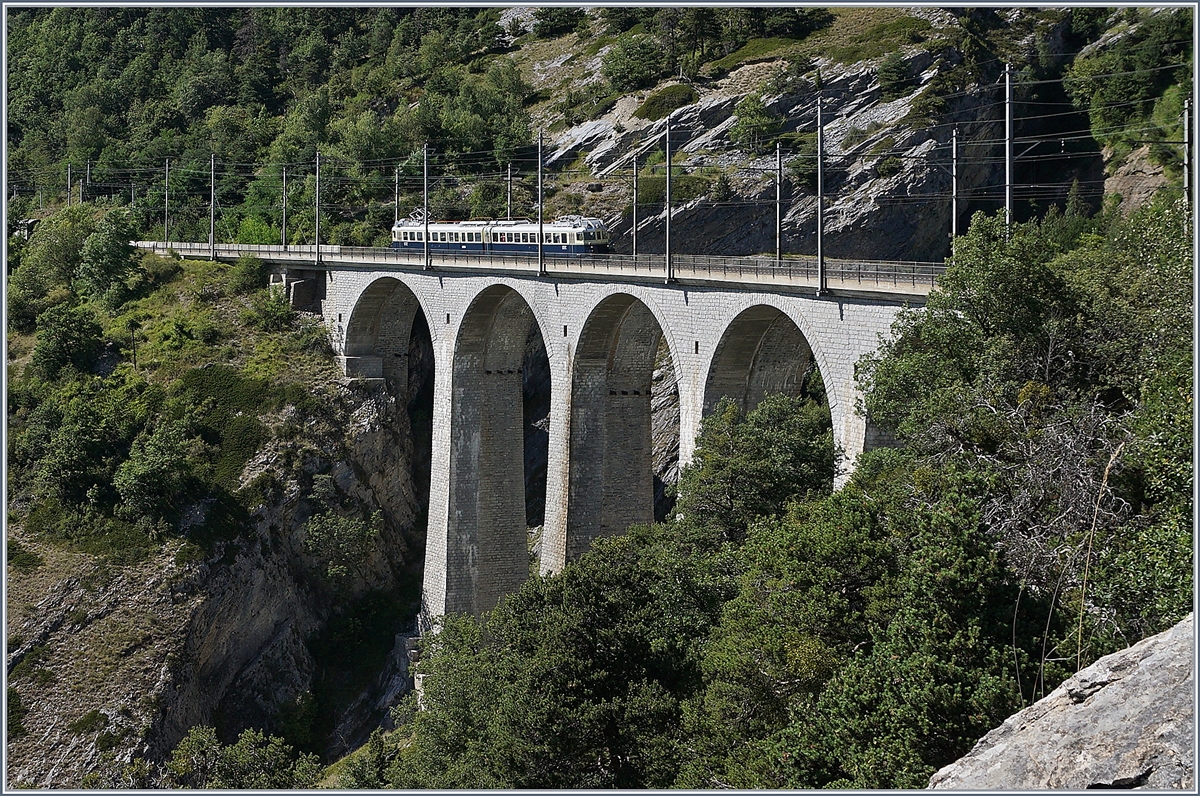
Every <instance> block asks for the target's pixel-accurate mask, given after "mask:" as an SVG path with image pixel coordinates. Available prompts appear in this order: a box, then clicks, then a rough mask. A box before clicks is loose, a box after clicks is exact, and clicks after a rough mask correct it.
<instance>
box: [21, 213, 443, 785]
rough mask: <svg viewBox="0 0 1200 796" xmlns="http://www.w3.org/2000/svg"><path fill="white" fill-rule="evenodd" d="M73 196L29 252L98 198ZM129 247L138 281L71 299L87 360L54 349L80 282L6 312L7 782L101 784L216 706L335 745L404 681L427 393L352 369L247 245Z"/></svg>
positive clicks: (221, 715)
mask: <svg viewBox="0 0 1200 796" xmlns="http://www.w3.org/2000/svg"><path fill="white" fill-rule="evenodd" d="M64 215H65V216H66V217H65V218H53V219H50V220H48V221H47V222H46V224H45V226H44V227H43V229H42V230H39V232H37V233H35V235H34V236H33V238H32V239H31V241H30V242H29V244H28V245H27V246H26V247H25V249H24V250H23V251H22V254H23V256H24V258H26V263H29V262H34V263H36V262H41V260H39V259H38V258H40V257H45V256H46V252H47V247H49V246H52V243H49V242H47V240H46V239H49V238H51V236H50V234H49V233H50V232H51V229H54V230H55V231H56V232H58V233H59V234H65V235H69V234H70V233H71V232H73V231H75V229H76V228H77V226H78V225H86V224H88V223H90V219H87V218H84V217H83V216H81V215H80V214H79V213H77V212H75V211H74V210H72V211H71V212H70V213H68V214H64ZM100 223H101V224H103V223H104V222H103V220H102V221H101V222H100ZM88 239H91V240H94V238H91V237H90V236H89V237H88ZM75 256H78V254H76V255H75ZM23 267H24V266H23ZM29 267H33V266H32V265H30V266H29ZM133 268H134V271H135V275H134V276H133V278H132V279H131V282H130V284H132V285H133V287H132V288H131V290H132V291H133V294H132V295H130V296H128V297H127V300H125V301H124V302H121V303H120V304H118V305H116V306H113V305H112V304H108V305H105V304H104V303H102V302H96V303H91V302H88V303H83V304H80V305H78V306H77V307H76V308H75V309H74V310H73V311H74V312H76V313H78V315H77V317H78V318H79V319H80V321H79V323H80V324H81V325H82V326H83V328H82V330H81V338H77V343H76V345H77V346H79V347H80V348H87V347H89V346H94V347H95V348H94V350H95V355H94V357H93V359H92V360H91V361H90V362H82V361H81V362H78V363H70V362H68V363H66V365H65V366H64V367H63V368H61V369H59V370H58V371H57V372H50V371H47V369H46V368H47V366H46V364H45V362H46V359H47V357H48V356H49V353H48V352H49V350H50V349H49V345H50V338H49V336H48V335H49V334H50V331H49V329H48V328H47V327H48V326H49V321H48V318H49V317H52V316H53V315H54V313H55V311H56V308H62V307H65V306H68V305H64V304H56V305H51V306H50V307H49V309H47V310H46V311H45V312H43V313H42V314H40V315H39V316H38V318H39V322H40V326H41V328H40V329H39V331H38V332H37V336H36V337H29V336H24V335H20V334H16V335H14V336H12V337H10V346H9V357H10V359H9V362H8V368H9V409H10V414H9V417H8V429H9V439H10V447H9V451H8V464H9V468H8V474H9V479H10V481H9V495H10V504H9V522H8V524H7V553H8V556H7V557H8V562H9V567H8V570H7V583H8V589H7V594H8V607H9V610H8V624H7V627H6V637H7V642H8V643H7V671H8V683H9V691H8V695H9V701H10V704H12V703H13V700H14V697H15V700H16V702H17V703H19V705H20V708H21V709H20V711H19V715H18V716H17V718H16V720H14V719H13V714H12V713H10V721H9V725H8V726H9V736H8V741H9V746H8V749H9V756H8V759H9V765H10V768H9V771H8V776H9V780H8V781H9V782H10V784H22V783H23V784H27V785H36V786H40V787H63V786H76V787H77V786H79V785H80V784H86V783H88V782H89V781H90V782H92V783H93V784H97V783H98V782H101V781H103V780H99V781H97V780H94V779H93V780H89V779H87V777H88V776H89V775H90V776H92V777H96V776H98V773H97V772H105V771H111V770H113V769H114V766H115V767H116V769H117V770H119V765H118V763H119V762H120V761H122V760H123V761H128V760H130V759H131V758H132V757H133V756H138V757H142V758H146V759H148V760H150V761H161V760H163V759H165V756H166V755H167V754H168V753H169V752H170V751H171V750H172V749H173V748H174V746H175V745H176V744H177V743H178V742H179V740H180V739H181V738H183V737H184V735H185V734H186V733H187V731H188V730H189V729H190V728H191V727H192V726H194V725H200V724H207V725H211V726H215V727H216V728H217V731H218V733H219V735H220V736H221V737H223V738H227V739H233V738H234V737H236V736H237V735H238V733H240V732H241V731H242V730H243V729H245V728H249V727H253V728H265V729H268V730H271V731H273V732H275V733H278V734H281V735H283V736H284V737H286V738H287V739H288V741H289V742H290V743H292V744H294V745H296V746H297V747H298V748H301V749H307V750H311V751H315V752H321V753H325V754H330V755H337V754H340V753H344V752H345V751H346V750H347V749H349V748H352V745H353V744H355V743H357V742H360V741H361V740H362V739H363V738H365V733H367V732H369V731H370V728H371V727H372V726H374V724H375V723H377V722H378V721H379V720H380V718H381V717H383V716H384V715H385V708H386V707H387V703H386V701H385V702H383V703H382V704H377V702H378V701H379V700H380V699H382V698H384V697H385V695H390V697H389V698H394V695H395V693H396V691H397V688H398V687H399V688H400V689H401V690H402V689H403V687H404V684H405V681H406V677H405V673H404V671H403V664H404V663H406V660H405V659H404V646H403V643H402V641H401V640H400V639H401V637H400V636H399V635H397V634H402V633H404V632H411V631H412V628H413V627H414V621H415V616H416V610H417V607H418V604H419V599H418V598H419V590H420V573H421V560H422V547H423V544H424V539H423V535H424V528H423V522H422V520H423V517H424V511H425V506H424V501H427V495H428V475H427V471H426V475H425V479H426V480H425V483H424V484H423V485H422V484H420V483H417V482H415V481H414V468H413V462H414V461H416V460H418V459H419V458H420V457H419V456H418V455H417V454H416V452H415V448H418V447H419V446H420V445H421V443H420V441H419V440H420V435H417V440H418V441H417V442H414V434H413V432H412V431H411V424H412V420H411V418H412V417H413V416H414V415H413V414H412V413H413V411H416V412H418V414H419V412H420V407H415V408H414V407H409V406H406V405H405V403H404V402H403V401H399V402H398V401H397V400H396V398H395V397H393V396H391V395H390V394H388V393H387V392H386V391H385V390H384V389H383V388H381V387H369V386H368V387H364V386H355V385H353V384H347V383H343V382H342V380H341V379H340V374H339V373H338V372H337V370H336V368H335V367H334V366H333V362H332V358H331V356H330V352H329V349H328V343H327V341H326V336H325V333H324V329H323V326H322V325H321V323H320V321H319V319H315V318H312V317H304V316H297V315H295V314H294V313H292V312H291V311H290V310H288V309H287V305H286V304H285V303H283V304H280V303H278V302H276V301H275V299H274V298H272V296H271V294H269V293H268V292H267V291H266V290H263V289H261V287H259V286H258V285H256V283H255V279H261V280H263V282H262V283H261V284H265V273H263V272H262V271H261V270H257V268H256V266H254V264H253V263H245V264H243V265H241V266H236V267H232V268H230V267H226V266H217V265H215V264H213V263H197V262H187V261H184V262H178V263H177V262H173V261H167V260H162V259H160V258H156V257H153V256H151V255H147V256H146V257H145V258H142V259H141V260H140V262H137V263H136V264H134V265H133ZM247 269H248V270H249V278H248V277H247ZM256 272H257V276H255V273H256ZM151 274H154V275H156V276H150V275H151ZM138 275H140V276H138ZM139 279H145V280H147V281H146V282H144V283H142V284H141V285H140V286H139V285H137V284H136V282H137V280H139ZM60 289H61V288H60ZM48 298H49V299H50V300H53V299H52V297H48ZM60 300H61V299H60ZM89 325H91V328H90V329H89V328H88V326H89ZM64 331H65V330H64ZM92 335H94V337H92ZM426 342H427V341H426ZM416 345H419V343H416ZM414 359H417V357H414ZM428 377H429V374H426V375H425V378H428ZM421 392H422V391H421V390H420V389H419V385H418V386H417V389H414V390H413V394H414V395H417V394H421ZM424 413H425V415H426V416H427V415H428V408H427V407H426V408H425V410H424ZM97 432H98V434H99V437H98V438H97V437H96V436H93V434H95V433H97ZM426 444H427V443H426ZM427 455H428V454H427V453H426V454H425V456H427ZM69 473H70V474H69ZM79 490H82V492H80V491H79ZM83 493H86V494H83ZM106 761H108V762H106ZM114 761H116V762H114Z"/></svg>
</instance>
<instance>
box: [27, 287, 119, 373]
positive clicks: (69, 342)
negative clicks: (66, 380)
mask: <svg viewBox="0 0 1200 796" xmlns="http://www.w3.org/2000/svg"><path fill="white" fill-rule="evenodd" d="M37 327H38V336H37V342H36V343H35V344H34V346H33V356H32V357H31V358H30V361H29V368H30V370H32V371H33V373H34V374H35V375H36V376H38V377H39V378H42V379H47V380H49V379H54V378H57V377H58V375H59V373H60V372H61V371H62V370H63V369H64V368H66V367H67V366H72V367H74V368H75V369H76V370H78V371H82V372H87V371H89V370H91V368H92V366H93V365H95V364H96V358H97V357H98V356H99V354H100V347H101V344H102V342H103V339H102V336H101V335H102V330H101V328H100V324H99V323H98V322H97V321H96V318H95V315H94V314H93V313H92V311H91V310H90V309H88V308H87V307H82V306H72V305H70V304H56V305H55V306H53V307H51V308H50V309H48V310H46V311H45V312H43V313H42V314H41V315H39V316H38V318H37Z"/></svg>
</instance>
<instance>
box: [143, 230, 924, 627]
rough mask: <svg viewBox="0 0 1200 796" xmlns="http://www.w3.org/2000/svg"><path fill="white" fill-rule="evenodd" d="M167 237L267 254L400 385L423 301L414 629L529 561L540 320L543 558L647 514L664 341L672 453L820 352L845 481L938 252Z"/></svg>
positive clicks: (503, 587) (491, 592) (358, 353)
mask: <svg viewBox="0 0 1200 796" xmlns="http://www.w3.org/2000/svg"><path fill="white" fill-rule="evenodd" d="M137 245H138V246H139V247H141V248H146V249H150V250H157V251H159V252H163V253H165V252H166V251H167V250H168V244H163V243H161V242H138V243H137ZM169 249H170V250H173V251H174V252H175V253H176V254H178V255H181V256H187V257H204V258H207V257H212V258H214V259H218V260H227V261H231V260H236V259H237V258H238V257H240V256H242V255H247V254H248V255H254V256H256V257H259V258H261V259H263V260H265V261H266V262H268V263H269V264H270V265H271V266H272V267H273V270H274V273H273V274H272V283H273V284H274V285H276V286H279V287H282V288H283V289H284V290H286V291H287V295H288V297H289V298H290V299H291V301H292V304H293V306H298V307H299V306H311V307H314V308H316V307H319V308H320V310H321V313H322V315H323V317H324V319H325V322H326V324H327V325H328V327H329V330H330V338H331V341H332V344H333V348H334V350H335V352H336V354H337V355H338V358H339V362H340V365H341V367H342V369H343V371H344V373H345V374H346V376H348V377H351V378H358V379H368V380H370V379H382V380H383V381H384V382H385V383H386V384H387V385H388V391H389V393H391V394H392V395H393V396H398V399H403V398H404V396H405V394H406V392H407V390H408V384H409V365H410V363H409V361H408V360H409V351H410V337H411V336H412V334H413V330H414V323H415V322H417V316H418V315H420V316H422V317H423V319H424V324H425V325H427V326H428V330H429V337H430V341H431V343H432V348H433V359H434V371H433V381H434V385H433V417H432V429H433V431H432V434H433V443H432V462H431V477H430V491H429V514H428V527H427V537H426V551H425V568H424V583H423V594H422V627H423V629H425V628H428V627H429V623H430V622H431V620H432V619H433V618H434V617H437V616H439V615H442V614H445V613H451V612H462V613H471V614H475V615H479V614H481V613H483V612H485V611H488V610H490V609H491V608H492V607H494V606H495V605H496V603H497V602H498V601H499V599H500V598H501V597H503V596H504V595H506V594H509V593H511V592H513V591H515V590H516V589H517V588H518V587H519V586H520V585H521V583H522V582H523V581H524V580H525V579H526V578H527V577H528V575H529V569H530V557H529V548H528V529H527V524H526V492H525V490H526V486H525V480H524V474H525V467H524V448H523V443H524V438H523V430H524V424H523V414H522V412H523V408H522V407H523V404H522V379H523V374H522V368H523V361H524V358H525V353H526V348H527V342H528V341H529V340H530V339H531V336H535V335H540V338H541V343H542V344H543V345H544V348H545V354H546V357H547V359H548V360H549V373H550V407H549V415H548V421H549V422H548V435H549V444H548V452H547V462H546V497H545V511H544V518H545V519H544V528H543V532H542V542H541V550H542V552H541V560H540V570H541V572H543V573H550V572H555V571H557V570H558V569H560V568H562V566H563V565H564V564H565V563H566V562H567V561H569V560H571V559H572V558H574V557H576V556H578V555H579V554H581V553H582V552H583V551H585V550H586V549H587V548H588V547H589V545H590V544H591V543H592V541H593V540H594V539H596V538H598V537H600V536H605V535H609V534H614V533H620V532H622V531H624V530H625V529H626V528H627V527H629V526H630V525H632V524H635V523H649V522H653V521H654V519H655V516H654V490H655V484H654V477H655V474H654V469H653V463H652V441H651V380H652V376H653V373H654V370H655V367H656V362H657V363H662V362H664V361H666V360H667V359H669V367H670V368H671V369H672V370H673V372H674V381H675V384H676V389H677V390H678V398H679V420H678V440H679V465H680V466H683V465H686V464H687V463H688V462H689V461H690V460H691V458H692V454H693V451H694V447H695V438H696V434H697V432H698V431H699V428H700V421H701V418H702V417H703V416H704V415H705V414H706V413H708V412H710V411H711V410H712V409H713V408H714V407H715V406H716V404H717V403H718V401H719V400H720V399H721V398H722V397H723V396H728V397H730V398H732V399H733V400H734V401H736V402H737V403H738V404H739V405H740V406H741V408H742V409H743V410H746V411H748V410H750V409H752V408H753V407H754V406H755V405H757V403H758V402H759V401H760V400H761V399H762V398H763V397H764V396H765V395H767V394H771V393H784V394H797V393H798V392H799V391H800V389H801V387H802V384H803V379H804V377H805V376H806V374H808V373H809V372H811V369H812V368H813V367H814V366H815V368H816V369H817V370H818V371H819V372H820V374H821V378H822V380H823V382H824V385H825V391H826V395H827V399H828V405H829V410H830V413H831V417H832V423H833V436H834V441H835V444H836V445H837V446H838V447H839V449H840V450H841V452H842V460H841V463H840V466H839V476H838V478H839V483H840V482H842V481H844V480H845V478H846V477H847V476H848V474H849V472H850V470H851V469H852V468H853V464H854V460H855V458H856V457H857V455H858V454H860V453H862V452H863V451H864V450H866V449H869V448H871V447H873V446H874V445H875V444H878V443H879V441H880V440H879V438H878V434H877V433H876V432H875V431H874V430H873V429H871V428H870V427H869V423H868V422H867V420H866V419H865V418H863V417H862V416H861V415H860V414H858V413H857V412H856V399H857V397H858V394H857V388H856V386H855V380H854V367H855V363H856V362H857V361H858V359H859V358H860V357H861V356H863V355H864V354H866V353H869V352H872V351H874V350H875V349H876V348H877V346H878V344H879V340H880V336H881V335H886V334H887V333H888V331H889V329H890V327H891V324H892V321H893V319H894V318H895V316H896V314H897V312H898V311H899V310H900V309H901V308H902V307H904V306H919V305H923V304H924V301H925V297H926V295H927V294H928V292H929V290H930V288H931V287H932V285H933V283H934V280H935V278H936V277H937V275H938V274H939V273H940V272H941V271H942V270H943V266H940V265H934V264H929V263H881V262H856V261H824V262H823V263H822V264H821V267H820V269H818V263H817V261H816V260H815V258H807V259H805V258H791V257H789V258H785V259H784V260H781V261H776V260H770V259H764V258H716V257H699V256H690V255H675V256H674V257H673V258H672V263H671V268H672V271H673V274H672V276H673V278H672V279H671V280H670V281H668V280H667V279H666V269H667V264H666V262H665V258H664V256H663V255H639V256H637V257H633V256H627V255H604V256H592V257H583V258H559V257H546V258H545V259H544V266H543V268H541V269H540V271H539V262H538V259H537V258H536V257H528V256H507V257H497V256H488V255H467V254H465V253H464V254H455V253H445V252H438V253H435V254H432V255H431V257H430V260H429V262H428V263H427V262H426V260H425V257H424V256H423V255H422V254H421V253H420V252H417V253H415V254H414V253H401V252H397V251H394V250H390V249H371V248H351V247H339V246H322V247H321V248H320V254H319V258H318V255H317V252H316V251H314V247H313V246H311V245H310V246H289V247H286V248H285V247H282V246H247V245H217V246H213V245H211V244H178V243H172V244H170V245H169ZM818 280H820V283H819V281H818ZM821 283H823V284H821ZM818 288H820V289H818ZM660 347H662V348H665V354H664V353H663V352H661V351H660ZM660 366H661V364H660Z"/></svg>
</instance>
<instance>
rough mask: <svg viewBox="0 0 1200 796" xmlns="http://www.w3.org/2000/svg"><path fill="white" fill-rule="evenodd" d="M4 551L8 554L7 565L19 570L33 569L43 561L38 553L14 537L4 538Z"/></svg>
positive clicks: (27, 570)
mask: <svg viewBox="0 0 1200 796" xmlns="http://www.w3.org/2000/svg"><path fill="white" fill-rule="evenodd" d="M4 551H5V553H6V554H7V555H8V565H9V566H11V567H12V568H14V569H16V570H17V571H19V572H29V571H31V570H35V569H37V568H38V567H40V566H41V565H42V564H44V563H45V561H44V559H43V558H42V557H41V556H40V555H38V554H37V553H35V552H33V551H32V550H30V549H28V548H26V547H25V546H24V545H22V544H21V543H20V542H18V541H17V540H15V539H7V540H5V543H4Z"/></svg>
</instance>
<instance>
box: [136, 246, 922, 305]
mask: <svg viewBox="0 0 1200 796" xmlns="http://www.w3.org/2000/svg"><path fill="white" fill-rule="evenodd" d="M134 245H135V246H137V247H138V248H141V249H146V250H149V251H155V252H160V253H166V252H168V251H174V252H175V253H176V254H179V255H183V256H198V257H208V256H210V254H211V252H212V250H213V247H212V246H211V245H210V244H207V243H172V244H170V245H169V246H168V245H167V244H165V243H163V242H162V241H134ZM215 248H216V255H217V257H218V258H220V259H235V258H237V257H240V256H243V255H254V256H257V257H261V258H263V259H266V260H269V261H271V262H277V263H286V264H292V263H294V264H296V265H301V266H303V265H305V264H309V265H311V266H312V267H314V268H315V267H320V268H335V269H336V268H353V267H355V266H358V265H372V266H377V267H392V268H404V269H417V270H419V269H421V268H423V267H424V265H425V255H424V253H423V252H421V251H403V250H398V249H386V248H375V247H362V246H333V245H329V246H326V245H322V246H321V251H320V264H319V266H318V262H317V252H316V249H315V247H314V246H312V245H307V246H304V245H301V246H287V247H284V246H263V245H250V244H218V245H217V246H216V247H215ZM671 260H672V265H673V267H674V272H675V277H676V278H677V279H682V280H685V281H699V282H721V283H732V284H747V285H770V286H775V287H793V288H795V287H799V288H816V287H817V279H818V268H817V259H816V258H815V257H785V258H783V259H781V260H776V259H774V258H768V257H715V256H707V255H699V254H674V255H672V257H671ZM430 261H431V265H432V266H433V267H434V268H437V269H444V270H452V271H456V270H464V271H470V270H487V271H519V272H523V273H529V272H532V273H535V274H536V273H537V269H538V260H537V254H536V253H534V252H530V253H529V254H523V253H513V252H505V253H503V254H491V253H488V254H485V253H481V252H469V251H453V250H444V249H443V250H436V249H435V250H433V251H431V252H430ZM545 263H546V272H547V273H548V274H549V275H552V276H567V277H615V278H620V279H634V280H656V281H657V280H663V279H665V278H666V261H665V259H664V257H663V255H661V254H639V255H636V256H634V255H628V254H588V255H579V256H574V255H572V256H564V255H562V254H559V253H552V252H548V253H547V256H546V258H545ZM945 270H946V266H945V265H943V264H941V263H928V262H914V261H888V260H844V259H830V258H826V260H825V280H826V286H827V287H830V288H833V289H838V290H863V291H868V292H885V293H897V292H899V293H905V294H918V295H924V294H926V293H928V292H929V290H930V289H931V288H932V287H933V284H934V282H935V281H936V280H937V278H938V276H940V275H941V274H942V273H943V272H944V271H945Z"/></svg>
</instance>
